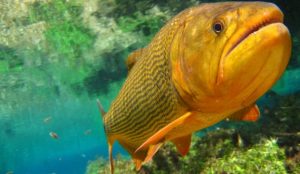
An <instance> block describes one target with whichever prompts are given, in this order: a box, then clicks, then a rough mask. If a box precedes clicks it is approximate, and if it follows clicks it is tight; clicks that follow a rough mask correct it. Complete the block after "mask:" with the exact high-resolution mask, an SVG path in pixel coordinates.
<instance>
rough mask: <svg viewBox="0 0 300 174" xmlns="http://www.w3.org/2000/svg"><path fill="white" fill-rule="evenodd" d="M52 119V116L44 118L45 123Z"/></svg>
mask: <svg viewBox="0 0 300 174" xmlns="http://www.w3.org/2000/svg"><path fill="white" fill-rule="evenodd" d="M51 120H52V117H51V116H49V117H46V118H44V120H43V121H44V123H49V122H50V121H51Z"/></svg>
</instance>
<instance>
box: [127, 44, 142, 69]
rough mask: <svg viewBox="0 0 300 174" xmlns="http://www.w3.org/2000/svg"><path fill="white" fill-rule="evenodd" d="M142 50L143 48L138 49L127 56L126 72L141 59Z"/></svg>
mask: <svg viewBox="0 0 300 174" xmlns="http://www.w3.org/2000/svg"><path fill="white" fill-rule="evenodd" d="M143 50H144V48H140V49H137V50H135V51H133V52H132V53H130V54H129V56H128V58H127V60H126V65H127V68H128V71H130V70H131V68H132V67H133V66H134V64H135V63H136V62H137V60H138V59H139V58H140V57H141V55H142V53H143Z"/></svg>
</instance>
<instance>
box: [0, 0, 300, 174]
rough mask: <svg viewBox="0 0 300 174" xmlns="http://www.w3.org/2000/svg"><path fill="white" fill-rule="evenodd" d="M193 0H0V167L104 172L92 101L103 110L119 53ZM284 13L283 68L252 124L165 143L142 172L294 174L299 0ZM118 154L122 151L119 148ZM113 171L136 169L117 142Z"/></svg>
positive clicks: (117, 76) (112, 92) (115, 82)
mask: <svg viewBox="0 0 300 174" xmlns="http://www.w3.org/2000/svg"><path fill="white" fill-rule="evenodd" d="M201 2H219V1H197V0H184V1H183V0H182V1H180V0H166V1H158V0H139V1H138V0H136V1H134V0H86V1H84V0H0V12H1V13H0V174H2V173H3V174H6V173H10V174H12V173H14V174H54V173H55V174H77V173H78V174H81V173H88V174H92V173H108V171H109V170H108V165H107V163H108V161H107V157H108V153H107V151H108V150H107V149H108V148H107V143H106V137H105V135H104V130H103V124H102V120H101V117H100V113H99V111H98V108H97V103H96V99H97V98H98V99H100V101H101V103H102V105H103V106H104V108H105V109H106V110H108V108H109V106H110V104H111V102H112V101H113V99H114V98H115V97H116V95H117V94H118V91H119V89H120V88H121V85H122V84H123V82H124V80H125V78H126V76H127V69H126V66H125V63H124V62H125V59H126V57H127V56H128V54H129V53H130V52H132V51H133V50H135V49H138V48H141V47H143V46H145V45H147V44H148V43H149V42H150V40H151V38H152V37H153V36H154V34H155V33H156V32H157V31H158V30H159V29H160V28H161V27H162V26H163V25H164V24H165V23H166V22H167V21H168V20H169V19H170V18H171V17H172V16H174V15H176V14H177V13H178V12H180V11H182V10H183V9H185V8H187V7H191V6H194V5H197V4H199V3H201ZM269 2H274V3H275V4H277V5H278V6H279V7H280V8H281V10H282V11H283V13H284V14H285V24H286V25H287V26H288V28H289V29H290V32H291V35H292V40H293V48H292V57H291V60H290V63H289V65H288V68H287V70H286V72H285V73H284V75H283V76H282V78H281V79H280V80H279V81H278V82H277V84H276V85H275V86H274V87H273V88H272V89H271V90H270V91H269V92H268V93H266V95H264V96H263V97H262V98H261V99H260V100H259V101H258V105H259V107H260V110H261V113H262V116H261V118H260V120H259V121H258V122H257V123H235V122H234V123H232V122H222V123H220V124H218V125H217V126H214V127H212V128H208V129H205V130H203V131H201V132H198V133H197V136H194V137H193V143H192V147H191V151H190V152H189V154H188V155H187V156H186V157H184V158H181V157H179V156H178V154H177V152H176V150H175V149H174V147H173V146H172V145H171V144H167V145H166V146H165V147H164V148H163V149H162V150H160V151H159V153H158V154H157V155H156V156H155V158H154V160H153V162H152V163H150V164H147V165H146V166H144V167H143V168H142V170H141V172H140V173H200V172H201V173H295V174H297V173H300V43H299V42H300V40H299V39H300V19H299V16H300V2H299V1H297V0H288V1H285V0H276V1H269ZM119 154H120V155H119ZM114 156H116V158H117V163H116V173H136V172H135V171H134V166H133V164H131V162H130V159H129V156H128V154H127V153H126V152H125V151H124V150H123V149H122V148H121V147H120V146H116V147H115V148H114Z"/></svg>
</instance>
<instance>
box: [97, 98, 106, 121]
mask: <svg viewBox="0 0 300 174" xmlns="http://www.w3.org/2000/svg"><path fill="white" fill-rule="evenodd" d="M97 104H98V108H99V111H100V113H101V116H102V118H104V116H105V114H106V112H105V111H104V109H103V106H102V104H101V102H100V100H99V99H97Z"/></svg>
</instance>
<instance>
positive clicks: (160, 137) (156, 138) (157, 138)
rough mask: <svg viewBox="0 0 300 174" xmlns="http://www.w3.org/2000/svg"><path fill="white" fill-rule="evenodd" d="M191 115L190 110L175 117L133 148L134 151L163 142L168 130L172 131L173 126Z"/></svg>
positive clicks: (182, 122) (181, 122) (178, 124)
mask: <svg viewBox="0 0 300 174" xmlns="http://www.w3.org/2000/svg"><path fill="white" fill-rule="evenodd" d="M191 115H192V113H191V112H187V113H186V114H184V115H183V116H181V117H179V118H177V119H176V120H174V121H173V122H171V123H169V124H168V125H166V126H165V127H163V128H162V129H160V130H159V131H158V132H156V133H155V134H154V135H152V136H151V137H150V138H148V139H147V140H146V141H145V142H144V143H143V144H142V145H141V146H140V147H138V148H137V149H136V150H135V153H136V152H138V151H140V150H142V149H146V148H147V147H149V146H150V145H154V144H159V143H161V142H163V141H164V138H165V136H166V135H167V134H168V133H169V132H170V131H172V130H173V129H174V128H176V127H178V126H180V125H181V124H184V122H185V120H186V119H187V118H189V117H190V116H191Z"/></svg>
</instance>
